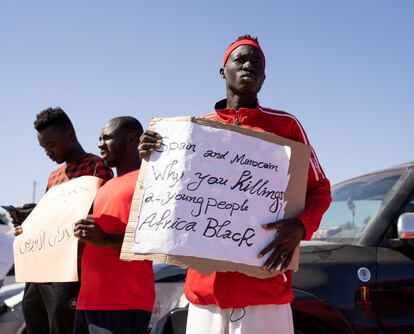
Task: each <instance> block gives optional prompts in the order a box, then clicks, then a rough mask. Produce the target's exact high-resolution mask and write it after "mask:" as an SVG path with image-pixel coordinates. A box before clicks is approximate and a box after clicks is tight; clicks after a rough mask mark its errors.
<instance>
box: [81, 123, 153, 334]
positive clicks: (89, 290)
mask: <svg viewBox="0 0 414 334" xmlns="http://www.w3.org/2000/svg"><path fill="white" fill-rule="evenodd" d="M142 132H143V130H142V126H141V124H140V123H139V122H138V120H136V119H135V118H133V117H127V116H124V117H117V118H114V119H112V120H110V121H109V122H108V123H107V124H106V125H105V126H104V127H103V128H102V130H101V134H100V137H99V148H100V150H101V154H102V158H103V159H104V160H105V163H106V164H107V165H108V166H111V167H115V168H116V172H117V176H116V177H115V178H113V179H112V180H110V181H108V182H107V183H106V184H105V185H103V186H102V187H101V188H100V189H99V191H98V194H97V195H96V198H95V201H94V204H93V214H92V216H91V217H90V218H89V219H82V220H80V221H78V222H77V223H76V224H75V236H76V237H77V238H79V240H81V241H84V242H85V248H84V251H83V255H82V264H81V271H82V276H81V289H80V292H79V298H78V304H77V307H76V309H77V310H76V316H75V326H74V331H73V333H74V334H83V333H85V334H87V333H101V331H102V333H113V334H118V333H119V334H128V333H131V334H140V333H142V334H144V333H146V330H147V327H148V323H149V320H150V317H151V312H152V308H153V306H154V300H155V286H154V273H153V270H152V262H151V261H131V262H125V261H121V260H120V259H119V256H120V250H121V246H122V241H123V238H124V234H125V229H126V226H127V224H128V217H129V211H130V208H131V202H132V197H133V195H134V189H135V184H136V181H137V178H138V172H139V167H140V166H141V159H140V157H139V154H138V149H137V147H138V143H139V138H140V136H141V135H142Z"/></svg>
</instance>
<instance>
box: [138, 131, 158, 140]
mask: <svg viewBox="0 0 414 334" xmlns="http://www.w3.org/2000/svg"><path fill="white" fill-rule="evenodd" d="M142 138H154V139H162V136H161V135H160V134H159V133H158V132H155V131H151V130H147V131H145V132H144V133H143V134H142V135H141V138H140V139H142Z"/></svg>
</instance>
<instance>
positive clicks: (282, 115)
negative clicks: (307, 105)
mask: <svg viewBox="0 0 414 334" xmlns="http://www.w3.org/2000/svg"><path fill="white" fill-rule="evenodd" d="M260 111H261V112H262V114H263V116H264V117H265V118H267V119H268V120H269V121H270V122H272V121H275V122H277V123H283V124H289V126H293V127H298V128H302V125H301V124H300V122H299V120H298V119H297V117H296V116H294V115H292V114H291V113H288V112H286V111H283V110H277V109H271V108H267V107H260Z"/></svg>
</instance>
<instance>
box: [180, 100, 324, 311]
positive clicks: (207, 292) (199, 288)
mask: <svg viewBox="0 0 414 334" xmlns="http://www.w3.org/2000/svg"><path fill="white" fill-rule="evenodd" d="M225 107H226V100H222V101H220V102H218V103H217V104H216V111H215V113H213V114H209V115H206V116H205V117H206V118H208V119H212V120H216V121H220V122H224V123H232V124H239V125H240V126H243V127H246V128H251V129H254V130H257V131H265V132H270V133H274V134H276V135H278V136H281V137H285V138H289V139H292V140H295V141H298V142H301V143H304V144H306V145H310V144H309V141H308V138H307V136H306V133H305V131H304V130H303V128H302V126H301V124H300V123H299V121H298V120H297V119H296V118H295V117H294V116H292V115H290V114H288V113H286V112H283V111H278V110H272V109H268V108H262V107H261V106H260V105H257V107H256V108H253V109H250V108H239V109H238V110H235V109H226V108H225ZM330 202H331V192H330V184H329V180H328V179H327V178H326V176H325V174H324V172H323V170H322V168H321V166H320V164H319V161H318V158H317V157H316V154H315V152H314V150H313V149H312V154H311V161H310V164H309V173H308V184H307V192H306V201H305V209H304V210H303V212H302V213H301V214H300V215H299V216H298V217H297V218H298V219H300V221H301V222H302V223H303V225H304V227H305V230H306V237H305V239H306V240H309V239H310V238H311V237H312V234H313V233H314V232H315V231H316V230H317V229H318V226H319V223H320V220H321V218H322V215H323V214H324V212H325V211H326V209H327V208H328V207H329V204H330ZM285 274H286V278H287V280H286V281H285V280H284V278H283V276H282V275H278V276H276V277H272V278H267V279H260V278H255V277H251V276H247V275H244V274H241V273H238V272H225V273H223V272H214V273H212V274H210V275H202V274H200V273H199V272H197V271H196V270H193V269H189V270H188V274H187V279H186V282H185V286H184V292H185V295H186V297H187V299H188V300H189V301H190V302H191V303H193V304H199V305H208V304H216V305H218V306H219V307H221V308H240V307H245V306H249V305H265V304H285V303H289V302H291V301H292V299H293V292H292V274H291V272H290V271H287V272H286V273H285Z"/></svg>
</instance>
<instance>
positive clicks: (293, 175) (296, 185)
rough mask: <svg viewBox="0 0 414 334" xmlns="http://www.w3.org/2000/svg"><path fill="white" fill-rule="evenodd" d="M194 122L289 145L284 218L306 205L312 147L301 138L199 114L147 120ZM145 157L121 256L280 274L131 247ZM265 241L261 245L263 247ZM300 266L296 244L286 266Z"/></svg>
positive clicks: (211, 269) (207, 271)
mask: <svg viewBox="0 0 414 334" xmlns="http://www.w3.org/2000/svg"><path fill="white" fill-rule="evenodd" d="M177 121H181V122H182V121H185V122H193V123H196V124H199V125H202V126H209V127H212V128H217V129H223V130H229V131H233V132H237V133H240V134H243V135H246V136H250V137H253V138H258V139H262V140H265V141H267V142H270V143H274V144H278V145H284V146H289V147H290V148H291V157H290V164H289V174H290V178H289V183H288V186H287V188H286V192H285V198H286V201H287V204H286V208H285V215H284V217H283V218H294V217H296V216H297V215H299V214H300V213H301V212H302V211H303V209H304V207H305V197H306V188H307V187H306V185H307V178H308V169H309V160H310V155H311V148H310V147H309V146H307V145H305V144H302V143H300V142H296V141H294V140H291V139H287V138H284V137H280V136H277V135H275V134H272V133H269V132H259V131H255V130H252V129H249V128H243V127H240V126H237V125H233V124H228V123H222V122H217V121H212V120H209V119H206V118H202V117H192V116H181V117H172V118H152V119H151V121H150V124H149V128H148V129H149V130H152V129H153V128H154V126H155V124H156V123H158V122H177ZM147 167H148V161H147V160H143V161H142V165H141V170H140V173H139V176H138V181H137V183H136V186H135V191H134V196H133V199H132V204H131V211H130V214H129V219H128V225H127V228H126V231H125V237H124V241H123V244H122V249H121V255H120V258H121V260H124V261H132V260H153V261H158V262H163V263H169V264H174V265H179V266H181V267H190V268H193V269H196V270H197V271H199V272H200V273H202V274H210V273H212V272H215V271H220V272H227V271H230V272H234V271H237V272H241V273H243V274H246V275H249V276H254V277H259V278H267V277H272V276H276V275H279V274H282V273H283V272H282V271H278V270H276V271H274V272H272V273H270V272H268V271H264V270H263V269H262V268H261V267H260V266H252V265H246V264H241V263H235V262H229V261H220V260H212V259H204V258H199V257H192V256H181V255H172V254H158V253H151V254H137V253H134V252H133V251H132V247H133V243H134V233H135V228H136V223H137V221H138V214H139V212H138V208H139V207H140V203H141V201H142V194H143V189H144V180H145V175H146V170H147ZM265 246H266V245H263V247H265ZM298 268H299V245H298V247H296V249H295V251H294V254H293V256H292V260H291V262H290V264H289V266H288V268H287V269H288V270H293V271H297V270H298Z"/></svg>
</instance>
